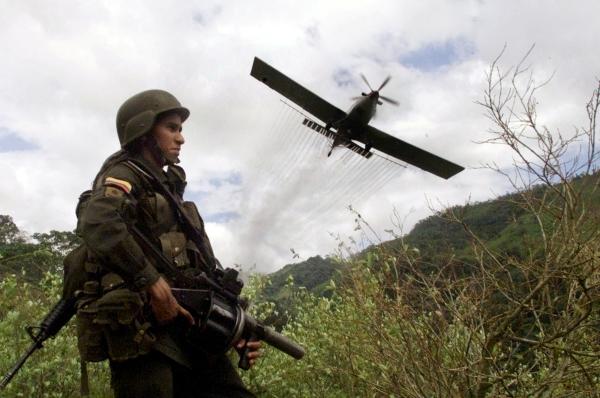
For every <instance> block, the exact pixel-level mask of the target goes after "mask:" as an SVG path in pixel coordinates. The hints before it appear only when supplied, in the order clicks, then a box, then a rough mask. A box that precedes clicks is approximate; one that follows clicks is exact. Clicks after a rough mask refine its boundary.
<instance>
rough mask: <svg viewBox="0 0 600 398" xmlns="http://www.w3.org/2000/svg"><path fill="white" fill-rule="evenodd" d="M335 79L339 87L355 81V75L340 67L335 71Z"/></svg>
mask: <svg viewBox="0 0 600 398" xmlns="http://www.w3.org/2000/svg"><path fill="white" fill-rule="evenodd" d="M333 81H334V82H335V84H337V86H338V87H348V86H350V85H352V84H353V83H354V77H353V76H352V73H351V72H350V71H349V70H348V69H345V68H338V69H336V70H335V72H333Z"/></svg>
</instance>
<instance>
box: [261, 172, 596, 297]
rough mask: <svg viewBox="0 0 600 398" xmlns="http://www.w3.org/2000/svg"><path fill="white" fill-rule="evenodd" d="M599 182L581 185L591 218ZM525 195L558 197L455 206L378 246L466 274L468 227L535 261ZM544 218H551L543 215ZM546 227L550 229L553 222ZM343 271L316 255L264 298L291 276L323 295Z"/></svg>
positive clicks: (275, 282)
mask: <svg viewBox="0 0 600 398" xmlns="http://www.w3.org/2000/svg"><path fill="white" fill-rule="evenodd" d="M599 177H600V174H599V173H596V174H594V175H591V176H587V177H584V178H585V179H592V180H591V181H589V180H587V181H585V187H590V189H589V190H587V191H586V190H584V192H583V195H592V196H593V197H597V200H595V198H593V199H594V200H591V201H589V203H596V204H598V205H597V206H596V208H595V209H588V211H589V214H598V212H600V191H598V190H594V189H593V188H594V187H595V186H597V184H598V180H599ZM582 182H584V181H583V179H582V178H575V179H574V180H573V184H575V186H577V185H578V184H581V183H582ZM555 187H556V188H557V190H558V189H560V188H561V186H559V185H557V186H555ZM523 195H527V196H528V197H530V198H532V199H533V200H534V201H535V200H540V199H541V198H542V197H545V199H544V200H545V201H546V203H549V202H551V201H552V200H554V199H555V196H556V194H555V190H550V191H548V190H546V189H542V188H540V187H534V188H533V189H532V190H530V191H527V192H523V193H512V194H508V195H504V196H501V197H498V198H496V199H493V200H488V201H485V202H479V203H469V204H466V205H462V206H455V207H452V208H448V209H446V210H444V211H442V212H440V213H438V214H434V215H432V216H429V217H427V218H425V219H423V220H421V221H419V222H418V223H417V224H416V225H415V226H414V227H413V229H412V230H411V231H410V232H409V233H408V234H407V235H405V236H403V237H401V238H398V239H394V240H390V241H387V242H383V243H382V244H381V245H382V247H383V248H385V249H387V250H394V249H398V248H400V247H403V246H404V245H408V246H409V247H412V248H415V249H417V250H418V252H419V257H420V261H419V266H420V267H421V270H422V271H427V268H428V267H430V268H431V270H435V269H436V267H438V266H439V264H443V263H445V262H446V261H448V259H449V258H452V259H453V260H452V261H453V263H454V267H455V269H458V272H463V273H467V272H469V269H470V267H471V266H472V265H473V264H474V263H475V260H474V253H473V252H472V250H471V241H470V237H469V234H468V233H467V232H466V231H465V227H467V228H469V229H470V230H471V231H472V232H473V233H474V234H475V235H476V236H478V237H479V238H480V239H482V240H483V241H485V242H486V243H487V245H488V247H490V248H491V249H493V250H495V251H497V252H502V253H504V254H506V255H508V256H513V257H516V258H524V257H526V256H537V255H539V254H540V253H539V252H535V251H533V252H532V251H531V250H532V248H536V247H538V249H537V250H540V251H541V250H542V245H541V244H540V245H537V244H536V243H537V242H538V241H540V239H541V234H540V230H539V225H538V224H537V220H536V219H535V217H534V215H533V214H532V212H531V211H530V210H528V209H526V206H524V204H523V199H522V198H523ZM544 195H545V196H544ZM452 214H454V215H458V217H459V218H460V219H461V220H462V224H461V223H458V222H455V221H450V219H451V218H452V217H451V215H452ZM546 217H549V216H548V215H546ZM545 221H548V219H546V220H545ZM546 224H547V225H550V224H551V223H546ZM369 250H372V248H367V249H366V250H364V251H363V252H362V253H359V254H357V257H359V258H360V257H364V256H366V253H367V252H368V251H369ZM533 250H536V249H533ZM345 266H346V265H344V264H341V263H337V262H335V261H334V260H333V259H331V258H322V257H320V256H316V257H311V258H309V259H308V260H306V261H303V262H299V263H295V264H288V265H286V266H285V267H283V268H282V269H280V270H279V271H276V272H274V273H272V274H270V275H269V276H270V278H271V286H270V287H269V289H268V291H267V292H266V293H267V296H268V297H270V298H272V299H277V298H278V296H279V295H280V291H281V288H282V287H283V286H284V285H285V283H286V280H287V278H288V277H289V276H292V277H293V278H294V284H295V285H297V286H304V287H306V288H307V289H308V290H310V291H311V292H313V293H315V294H322V293H323V287H324V286H326V285H327V283H329V281H330V280H331V279H332V278H335V277H336V274H337V273H338V271H340V270H343V269H344V267H345Z"/></svg>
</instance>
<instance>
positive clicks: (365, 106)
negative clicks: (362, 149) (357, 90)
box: [327, 93, 379, 146]
mask: <svg viewBox="0 0 600 398" xmlns="http://www.w3.org/2000/svg"><path fill="white" fill-rule="evenodd" d="M378 100H379V98H378V95H377V94H376V93H371V94H368V95H365V96H363V97H362V98H360V99H359V100H357V101H356V102H355V103H354V105H352V107H351V108H350V110H349V111H348V114H347V115H346V116H345V117H344V118H343V119H341V120H336V121H334V122H333V123H329V124H328V126H327V128H328V127H329V126H331V127H334V128H335V129H336V130H337V133H338V134H339V135H340V139H338V140H334V143H333V146H337V145H342V144H343V142H344V140H361V141H363V142H366V141H367V137H366V127H367V125H368V124H369V122H370V121H371V119H372V118H373V116H375V112H376V110H377V103H378Z"/></svg>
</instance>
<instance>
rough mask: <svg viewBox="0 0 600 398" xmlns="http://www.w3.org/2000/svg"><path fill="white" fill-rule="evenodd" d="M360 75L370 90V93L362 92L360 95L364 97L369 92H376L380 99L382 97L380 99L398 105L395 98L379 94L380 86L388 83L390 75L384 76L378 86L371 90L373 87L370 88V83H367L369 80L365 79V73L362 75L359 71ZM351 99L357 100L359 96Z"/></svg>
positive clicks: (382, 86)
mask: <svg viewBox="0 0 600 398" xmlns="http://www.w3.org/2000/svg"><path fill="white" fill-rule="evenodd" d="M360 77H361V79H363V81H364V82H365V84H366V85H367V87H369V90H371V93H369V94H365V93H362V96H363V97H366V96H367V95H370V94H372V93H376V96H377V98H381V99H382V100H384V101H385V102H387V103H389V104H392V105H395V106H398V105H400V103H399V102H398V101H396V100H395V99H392V98H389V97H385V96H383V95H379V91H380V90H381V89H382V88H384V87H385V86H386V85H387V84H388V83H389V81H390V80H391V79H392V77H391V76H388V77H386V78H385V80H384V81H383V82H382V83H381V85H380V86H379V88H378V89H377V90H373V88H372V87H371V85H370V84H369V81H368V80H367V78H366V77H365V75H363V74H362V73H361V74H360ZM352 99H353V100H358V99H361V97H354V98H352Z"/></svg>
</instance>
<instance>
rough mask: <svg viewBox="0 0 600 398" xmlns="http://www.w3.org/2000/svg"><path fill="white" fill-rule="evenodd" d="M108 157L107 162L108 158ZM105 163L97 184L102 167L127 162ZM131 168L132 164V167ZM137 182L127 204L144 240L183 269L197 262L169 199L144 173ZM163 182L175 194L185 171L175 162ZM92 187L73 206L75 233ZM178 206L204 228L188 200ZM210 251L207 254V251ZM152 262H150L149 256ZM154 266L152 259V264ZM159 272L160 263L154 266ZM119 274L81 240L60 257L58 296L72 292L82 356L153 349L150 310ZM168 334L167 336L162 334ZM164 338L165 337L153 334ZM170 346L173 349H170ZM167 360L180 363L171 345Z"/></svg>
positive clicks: (92, 358) (131, 354) (123, 355)
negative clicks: (139, 184)
mask: <svg viewBox="0 0 600 398" xmlns="http://www.w3.org/2000/svg"><path fill="white" fill-rule="evenodd" d="M111 158H112V161H111ZM111 158H109V159H108V160H107V162H105V164H104V165H103V167H102V169H101V170H100V172H99V173H98V175H97V177H96V178H95V180H94V184H93V186H94V189H96V190H97V189H99V188H100V185H101V183H102V181H103V180H104V178H105V175H106V172H107V171H109V170H110V169H111V167H112V166H114V165H116V164H119V163H122V164H125V165H127V157H126V156H124V155H123V156H121V157H119V156H114V155H113V157H111ZM132 170H134V172H135V169H134V168H132ZM137 176H138V177H139V180H140V181H142V187H141V189H140V190H138V192H137V194H136V195H135V197H134V198H133V201H134V202H135V203H132V204H131V211H132V212H133V213H134V214H132V218H133V219H134V220H135V221H136V224H137V225H139V226H141V227H142V229H143V231H144V233H145V234H146V235H147V236H148V237H149V238H150V240H152V241H154V242H156V243H157V246H158V245H159V246H160V249H162V252H163V254H164V255H165V256H166V257H167V258H169V259H172V261H173V263H174V264H176V266H177V267H178V268H180V269H181V270H182V271H184V272H186V271H187V270H188V269H194V268H197V267H199V261H198V253H199V249H198V247H197V246H196V244H195V243H194V242H192V241H190V240H189V239H187V237H186V235H185V234H184V233H183V232H182V228H181V225H180V222H179V220H178V216H177V212H176V211H175V209H173V208H172V206H171V205H170V203H169V201H168V200H167V199H166V198H165V197H164V195H162V194H161V193H159V192H156V190H154V189H152V184H151V183H150V182H149V181H148V179H147V176H143V175H139V173H138V174H137ZM168 176H169V182H170V184H171V185H172V189H173V190H174V191H175V192H176V194H177V195H179V196H181V195H182V194H183V189H184V188H185V174H184V173H183V170H182V169H180V168H178V167H176V166H175V167H173V168H171V169H170V170H169V172H168ZM91 195H92V191H86V192H84V193H83V194H82V195H81V196H80V198H79V202H78V205H77V210H76V214H77V217H78V232H79V231H80V227H81V226H80V225H79V224H80V220H81V218H82V215H83V214H85V211H86V208H87V203H88V201H89V200H90V197H91ZM182 205H183V206H182V207H183V208H184V211H185V212H186V214H187V216H188V217H189V218H190V219H191V220H192V221H193V223H194V224H195V225H194V226H195V227H196V228H198V229H199V230H202V231H203V230H204V223H203V221H202V218H201V217H200V215H199V213H198V210H197V208H196V206H195V205H194V203H193V202H183V203H182ZM211 255H212V253H211ZM149 260H150V261H151V262H152V263H155V262H154V261H153V260H152V259H151V258H150V259H149ZM155 265H156V264H155ZM156 268H157V270H158V271H159V272H161V269H160V267H158V266H156ZM130 287H131V286H128V285H127V283H125V281H124V279H123V278H122V277H121V276H120V275H118V274H117V273H115V272H111V271H110V270H109V267H107V266H105V264H103V263H102V260H100V259H98V258H96V257H95V256H94V254H93V253H92V251H91V250H89V248H88V247H87V246H86V245H85V244H83V245H81V246H80V247H78V248H76V249H75V250H74V251H73V252H71V253H70V254H69V255H68V256H67V257H66V258H65V282H64V292H63V296H64V297H71V296H73V295H74V296H76V297H77V299H78V300H77V333H78V348H79V352H80V355H81V358H82V360H83V361H88V362H97V361H103V360H105V359H108V358H110V359H111V360H115V361H122V360H126V359H131V358H135V357H137V356H139V355H143V354H146V353H148V352H149V351H150V350H152V349H153V348H156V347H155V346H156V340H157V334H156V333H155V328H153V325H152V322H151V320H152V313H151V311H150V308H149V305H148V298H147V297H146V294H145V293H144V292H137V291H135V290H134V289H131V288H130ZM167 337H168V336H167ZM158 338H159V340H161V339H162V340H164V338H165V336H162V337H161V336H160V333H159V336H158ZM171 351H173V350H171ZM167 355H168V356H170V357H172V359H173V360H175V361H177V362H181V363H183V364H185V361H186V360H185V358H182V356H181V355H179V354H178V353H177V352H176V350H175V352H169V353H167Z"/></svg>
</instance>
